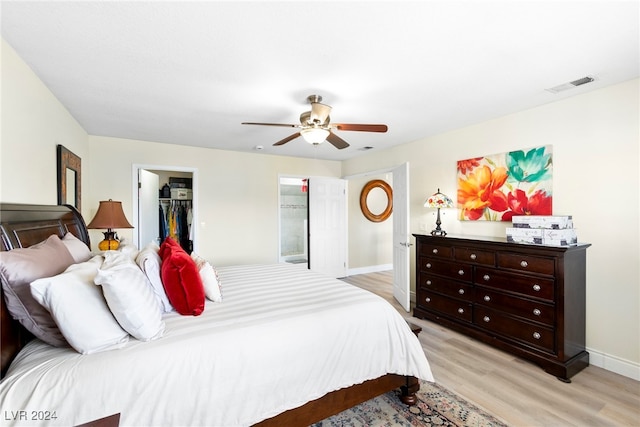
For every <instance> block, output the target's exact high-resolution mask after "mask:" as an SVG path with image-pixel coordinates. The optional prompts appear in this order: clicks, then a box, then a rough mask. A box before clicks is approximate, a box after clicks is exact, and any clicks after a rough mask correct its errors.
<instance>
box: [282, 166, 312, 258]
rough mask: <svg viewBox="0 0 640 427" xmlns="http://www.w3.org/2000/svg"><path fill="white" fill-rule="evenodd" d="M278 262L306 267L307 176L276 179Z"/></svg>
mask: <svg viewBox="0 0 640 427" xmlns="http://www.w3.org/2000/svg"><path fill="white" fill-rule="evenodd" d="M278 187H279V201H280V203H279V206H280V214H279V220H280V245H279V257H278V258H279V261H280V262H288V263H292V264H305V265H306V266H307V267H308V266H309V198H308V195H309V193H308V189H309V187H308V179H307V178H300V177H284V176H283V177H280V178H279V185H278Z"/></svg>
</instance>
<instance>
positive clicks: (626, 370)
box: [587, 348, 640, 381]
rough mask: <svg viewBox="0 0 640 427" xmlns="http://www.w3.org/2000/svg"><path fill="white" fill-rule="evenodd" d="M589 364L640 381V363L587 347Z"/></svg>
mask: <svg viewBox="0 0 640 427" xmlns="http://www.w3.org/2000/svg"><path fill="white" fill-rule="evenodd" d="M587 351H588V352H589V364H591V365H593V366H597V367H599V368H602V369H606V370H607V371H611V372H615V373H616V374H620V375H622V376H625V377H628V378H631V379H632V380H636V381H640V364H638V363H635V362H631V361H629V360H625V359H620V358H619V357H615V356H611V355H610V354H606V353H602V352H600V351H597V350H594V349H591V348H587Z"/></svg>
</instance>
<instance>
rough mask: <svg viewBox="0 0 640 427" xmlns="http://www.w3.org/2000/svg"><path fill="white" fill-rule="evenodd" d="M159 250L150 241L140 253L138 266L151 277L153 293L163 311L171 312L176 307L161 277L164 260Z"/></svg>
mask: <svg viewBox="0 0 640 427" xmlns="http://www.w3.org/2000/svg"><path fill="white" fill-rule="evenodd" d="M159 250H160V248H159V247H158V245H156V244H155V243H149V244H148V245H147V246H145V247H144V249H142V250H141V251H140V253H138V256H137V257H136V264H138V267H140V269H141V270H142V271H143V272H144V274H145V275H146V276H147V279H149V282H150V283H151V288H152V289H153V293H154V294H155V295H156V298H157V299H158V302H159V304H160V307H161V308H162V311H163V312H164V313H170V312H172V311H174V308H173V306H172V305H171V302H169V298H168V297H167V293H166V291H165V290H164V286H163V284H162V278H161V277H160V266H161V265H162V260H161V259H160V255H158V251H159Z"/></svg>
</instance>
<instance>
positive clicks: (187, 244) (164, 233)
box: [158, 198, 193, 253]
mask: <svg viewBox="0 0 640 427" xmlns="http://www.w3.org/2000/svg"><path fill="white" fill-rule="evenodd" d="M192 223H193V210H192V201H191V200H182V199H172V198H169V199H159V210H158V236H160V241H163V240H164V239H166V238H167V237H171V238H172V239H174V240H175V241H177V242H178V243H180V246H182V249H184V250H185V251H186V252H187V253H191V252H192V251H193V232H192V230H193V227H192V226H191V225H192Z"/></svg>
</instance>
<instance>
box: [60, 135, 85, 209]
mask: <svg viewBox="0 0 640 427" xmlns="http://www.w3.org/2000/svg"><path fill="white" fill-rule="evenodd" d="M57 160H58V169H57V174H58V204H59V205H67V204H71V205H73V207H75V208H76V209H78V211H80V209H81V192H80V190H81V185H80V183H81V182H82V175H81V163H82V162H81V160H80V157H78V156H76V155H75V154H73V153H72V152H71V151H69V150H67V149H66V148H65V147H64V146H62V145H60V144H58V146H57ZM67 170H71V171H73V172H74V174H75V178H74V180H73V182H67ZM69 185H73V186H74V188H75V197H74V200H73V203H69V201H68V200H67V193H68V191H67V189H68V187H69Z"/></svg>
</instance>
